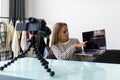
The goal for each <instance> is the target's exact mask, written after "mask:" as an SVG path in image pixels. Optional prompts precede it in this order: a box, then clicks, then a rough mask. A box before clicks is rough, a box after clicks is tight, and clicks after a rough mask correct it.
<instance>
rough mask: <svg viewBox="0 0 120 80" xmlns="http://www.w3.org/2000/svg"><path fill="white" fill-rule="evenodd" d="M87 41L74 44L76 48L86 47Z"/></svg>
mask: <svg viewBox="0 0 120 80" xmlns="http://www.w3.org/2000/svg"><path fill="white" fill-rule="evenodd" d="M86 43H87V41H85V42H81V43H76V44H74V45H73V46H74V47H75V48H79V47H84V46H86Z"/></svg>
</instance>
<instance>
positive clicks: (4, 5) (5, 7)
mask: <svg viewBox="0 0 120 80" xmlns="http://www.w3.org/2000/svg"><path fill="white" fill-rule="evenodd" d="M8 16H9V0H1V17H8Z"/></svg>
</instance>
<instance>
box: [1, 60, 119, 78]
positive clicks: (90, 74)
mask: <svg viewBox="0 0 120 80" xmlns="http://www.w3.org/2000/svg"><path fill="white" fill-rule="evenodd" d="M47 61H48V62H49V67H50V68H51V69H52V70H53V71H55V76H54V77H51V76H50V75H49V73H47V72H46V70H45V69H44V68H43V66H41V63H40V61H39V60H37V59H36V58H21V59H18V60H17V61H15V63H13V64H11V65H10V66H8V67H7V68H5V69H4V70H3V71H0V75H9V76H16V77H21V78H27V79H32V80H120V75H119V74H120V65H119V64H105V63H93V62H81V61H68V60H51V59H47ZM7 62H8V61H1V62H0V66H1V65H3V64H4V63H7Z"/></svg>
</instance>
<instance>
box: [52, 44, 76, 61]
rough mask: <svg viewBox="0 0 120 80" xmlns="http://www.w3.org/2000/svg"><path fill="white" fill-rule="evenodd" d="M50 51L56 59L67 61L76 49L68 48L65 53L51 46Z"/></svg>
mask: <svg viewBox="0 0 120 80" xmlns="http://www.w3.org/2000/svg"><path fill="white" fill-rule="evenodd" d="M52 51H53V53H54V55H55V56H56V58H57V59H69V58H70V57H71V55H72V54H73V53H74V52H75V51H76V48H75V47H74V46H70V47H69V48H68V49H67V50H66V51H65V52H62V51H61V50H60V49H59V48H58V47H57V46H55V45H53V46H52Z"/></svg>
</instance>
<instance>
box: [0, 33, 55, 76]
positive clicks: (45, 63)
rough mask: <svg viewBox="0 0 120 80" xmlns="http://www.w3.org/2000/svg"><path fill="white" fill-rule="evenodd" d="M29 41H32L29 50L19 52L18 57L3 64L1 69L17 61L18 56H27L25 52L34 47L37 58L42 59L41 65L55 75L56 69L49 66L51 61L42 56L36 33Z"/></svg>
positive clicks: (51, 74)
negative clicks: (52, 69)
mask: <svg viewBox="0 0 120 80" xmlns="http://www.w3.org/2000/svg"><path fill="white" fill-rule="evenodd" d="M28 42H30V45H29V47H28V48H27V50H25V51H23V52H21V54H19V55H18V56H17V57H15V58H14V59H12V60H11V61H10V62H8V63H6V64H4V65H3V66H1V67H0V70H1V71H2V70H4V68H7V66H9V65H10V64H12V63H14V61H16V60H17V59H18V58H21V57H23V56H25V54H27V53H28V51H30V48H34V52H35V55H36V57H37V59H38V60H40V62H41V65H42V66H44V68H45V69H46V71H47V72H49V73H50V76H54V75H55V73H54V71H51V69H50V68H49V67H48V64H49V63H48V62H47V61H46V60H45V59H44V57H43V56H42V54H41V53H40V52H39V50H38V48H37V47H36V40H35V35H34V34H32V37H31V39H30V40H29V41H28Z"/></svg>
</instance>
